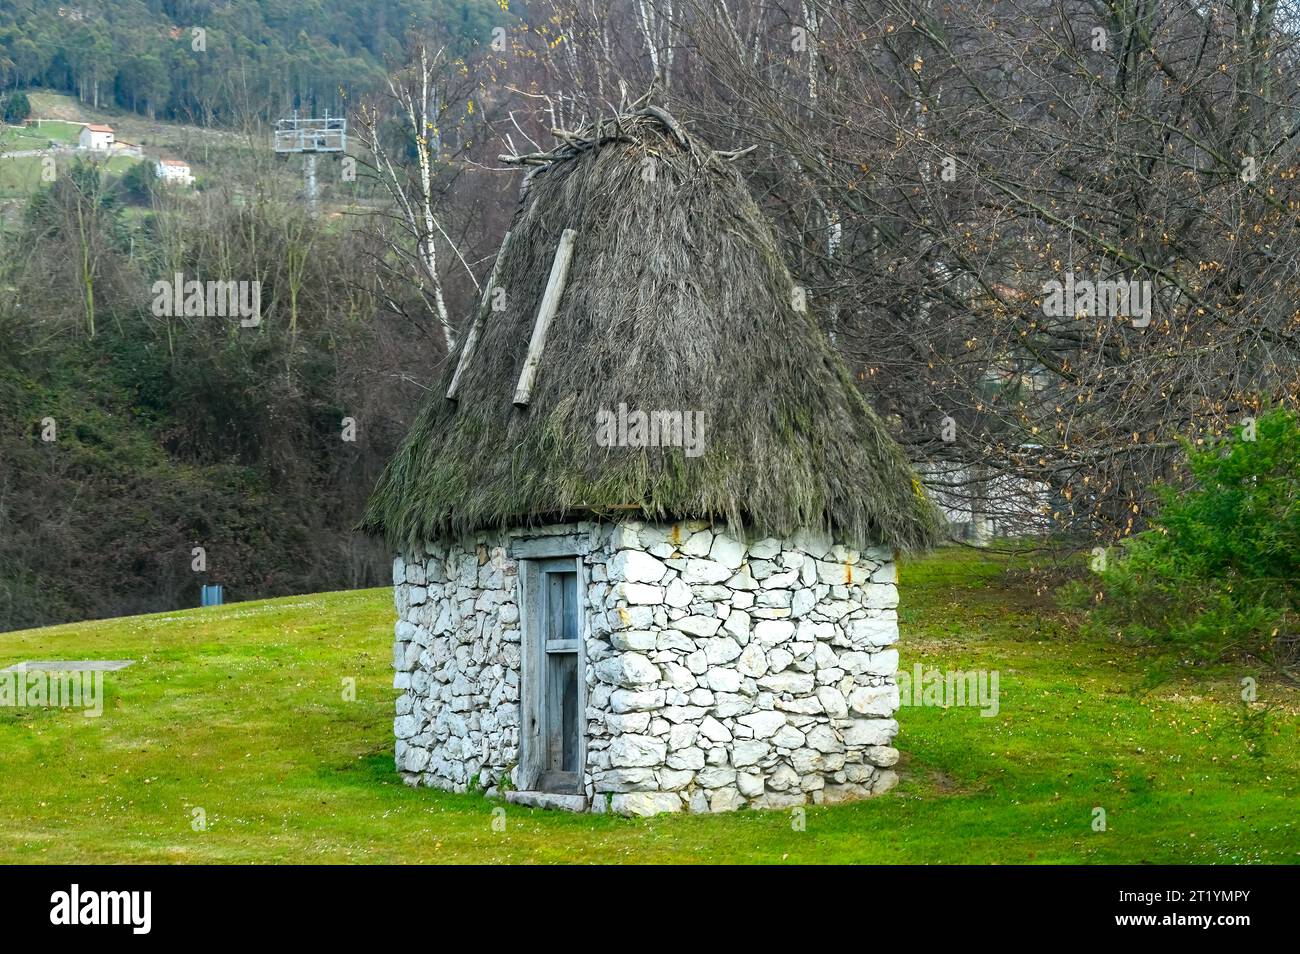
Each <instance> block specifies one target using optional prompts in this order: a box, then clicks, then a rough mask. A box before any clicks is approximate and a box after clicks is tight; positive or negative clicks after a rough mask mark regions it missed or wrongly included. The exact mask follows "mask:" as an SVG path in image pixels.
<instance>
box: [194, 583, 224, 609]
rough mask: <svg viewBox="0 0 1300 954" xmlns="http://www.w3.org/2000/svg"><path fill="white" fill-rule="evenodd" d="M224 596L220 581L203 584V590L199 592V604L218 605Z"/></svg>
mask: <svg viewBox="0 0 1300 954" xmlns="http://www.w3.org/2000/svg"><path fill="white" fill-rule="evenodd" d="M224 596H225V593H224V590H223V587H222V586H221V584H220V583H215V584H212V585H208V584H206V583H205V584H204V585H203V592H202V594H200V596H199V599H200V601H201V602H200V603H199V605H200V606H220V605H221V603H222V600H223V597H224Z"/></svg>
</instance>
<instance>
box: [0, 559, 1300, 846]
mask: <svg viewBox="0 0 1300 954" xmlns="http://www.w3.org/2000/svg"><path fill="white" fill-rule="evenodd" d="M902 582H903V588H902V591H903V597H904V600H905V607H904V613H903V615H904V626H903V633H904V635H903V643H902V645H901V646H900V649H901V650H902V657H903V665H904V666H905V667H910V666H911V665H912V664H914V663H916V662H922V663H925V664H927V665H939V666H944V667H954V668H963V669H993V668H996V669H998V670H1000V672H1001V713H1000V715H999V716H998V717H996V718H982V717H981V716H980V714H979V712H978V711H977V710H975V709H948V710H943V709H937V708H909V709H904V710H903V711H902V712H901V713H900V722H901V724H902V726H903V731H902V734H901V735H900V737H899V740H898V745H899V746H900V748H902V749H903V751H904V753H905V761H904V763H903V771H904V775H905V778H904V781H903V783H902V784H901V785H900V787H899V788H898V789H896V790H895V791H894V792H893V793H891V794H889V795H886V796H884V797H882V798H877V799H874V800H871V801H869V802H865V803H859V804H855V805H847V806H841V807H837V808H828V809H821V808H810V809H809V810H808V814H807V830H806V831H803V832H798V831H794V830H792V825H791V819H790V815H789V814H788V813H785V812H779V811H777V812H741V813H737V814H735V815H729V816H702V817H689V816H672V817H661V818H657V819H653V820H639V821H631V820H626V819H621V818H612V817H597V816H589V815H586V816H574V815H567V814H563V813H549V812H541V811H532V810H528V809H522V808H517V807H514V806H509V807H508V808H507V809H506V811H507V815H506V829H505V831H504V832H494V831H493V829H492V825H491V822H492V810H493V808H494V807H495V806H496V804H497V803H494V802H489V801H487V800H485V799H483V798H481V797H479V796H474V795H448V794H444V793H440V792H435V791H431V790H427V789H422V790H418V791H417V790H412V789H409V788H406V787H405V786H403V785H401V784H400V783H399V782H398V781H397V780H396V777H395V775H394V774H393V769H392V761H391V755H390V751H391V738H390V736H391V722H390V718H391V711H392V699H393V697H394V695H395V693H394V691H393V690H392V689H391V688H389V686H390V685H391V670H390V669H389V662H390V657H391V651H390V633H391V624H392V618H393V614H392V606H391V603H390V602H389V593H388V591H387V590H369V591H359V592H348V593H336V594H322V595H316V596H310V597H297V598H289V599H282V600H270V601H265V602H256V603H243V604H235V605H231V606H228V607H225V608H222V609H219V610H202V611H200V610H191V611H186V612H179V613H172V614H165V615H157V616H146V617H132V618H126V619H119V620H106V621H101V622H94V623H84V624H79V625H76V626H65V627H54V628H49V629H41V630H28V631H25V632H18V633H6V634H0V665H4V664H8V663H10V662H14V661H18V660H21V659H31V658H50V657H54V658H78V657H82V656H85V657H100V658H112V657H132V658H135V659H136V660H138V662H137V663H136V665H135V666H133V667H131V668H129V669H126V670H123V671H121V672H117V673H110V674H109V675H108V677H107V680H106V683H107V687H108V689H107V691H108V701H107V707H106V711H105V713H104V716H103V717H102V718H100V719H87V718H84V717H83V716H82V715H80V714H77V713H74V712H71V711H54V710H30V709H26V710H19V709H7V710H0V764H2V765H4V785H3V786H0V861H6V862H34V861H50V862H76V861H105V862H109V861H111V862H131V861H136V862H167V861H209V862H277V861H280V862H284V861H297V862H349V861H387V862H415V861H442V862H498V861H537V862H553V861H590V862H600V861H624V862H675V861H676V862H680V861H701V862H716V861H738V862H759V863H763V862H781V861H785V862H817V861H821V862H827V861H833V862H1069V861H1074V862H1086V861H1096V862H1102V861H1109V862H1175V863H1176V862H1293V863H1294V862H1296V861H1300V829H1298V828H1297V821H1296V813H1295V805H1296V799H1297V796H1298V795H1300V742H1298V741H1297V727H1298V726H1300V698H1298V696H1297V693H1296V692H1295V691H1294V690H1286V689H1283V688H1281V687H1279V686H1278V685H1276V684H1275V683H1271V682H1268V681H1266V680H1261V683H1260V700H1261V702H1264V701H1272V702H1275V703H1277V704H1278V705H1279V708H1278V709H1276V710H1275V711H1274V713H1273V715H1272V716H1271V717H1270V721H1269V729H1268V731H1267V733H1266V735H1265V740H1264V741H1265V745H1264V748H1265V750H1266V754H1265V755H1263V756H1261V757H1252V756H1251V755H1249V754H1248V753H1247V748H1246V744H1245V741H1244V739H1243V735H1242V732H1241V729H1240V726H1239V723H1238V721H1237V715H1238V708H1239V707H1238V706H1237V705H1234V701H1235V700H1236V698H1237V692H1238V689H1237V680H1238V679H1239V678H1240V677H1241V676H1242V675H1243V674H1245V673H1243V672H1241V671H1237V670H1235V669H1234V670H1233V671H1231V672H1229V671H1227V670H1225V671H1223V672H1221V673H1219V674H1217V675H1215V676H1212V677H1211V678H1210V679H1208V680H1206V681H1202V682H1199V683H1196V684H1186V685H1181V684H1171V685H1167V686H1166V687H1164V688H1163V689H1162V690H1161V691H1159V692H1158V693H1156V694H1155V695H1154V696H1150V697H1146V698H1139V697H1137V696H1135V695H1133V694H1131V693H1130V692H1129V690H1130V689H1131V688H1132V687H1133V686H1134V685H1136V684H1137V683H1138V682H1139V681H1140V680H1141V678H1142V660H1141V658H1140V657H1139V656H1137V655H1136V654H1134V653H1133V652H1132V651H1130V650H1127V649H1121V648H1117V647H1113V646H1108V645H1099V644H1096V643H1085V642H1080V641H1076V640H1072V639H1070V638H1069V637H1067V636H1065V635H1062V632H1061V630H1062V627H1061V625H1060V621H1059V620H1057V619H1056V618H1055V615H1054V614H1053V613H1052V611H1051V610H1050V609H1048V608H1047V607H1046V605H1045V604H1043V603H1042V601H1041V600H1038V599H1036V598H1034V597H1033V595H1032V592H1031V591H1029V590H1027V589H1026V588H1025V587H1024V586H1023V585H1021V584H1019V583H1018V582H1016V581H1014V580H1010V579H1009V578H1008V577H1007V576H1006V574H1005V573H1004V571H1003V570H1002V568H1001V567H1000V566H999V565H997V564H994V563H992V562H990V561H989V560H987V559H986V558H984V557H983V556H981V555H973V554H970V553H968V552H964V551H945V552H943V553H941V554H939V555H937V556H934V557H930V558H927V559H925V560H921V561H913V562H910V563H909V564H907V565H906V566H905V567H904V570H903V579H902ZM345 677H355V678H356V680H357V690H358V701H356V702H351V703H348V702H344V701H342V699H341V690H340V687H341V681H342V680H343V679H344V678H345ZM1096 805H1100V806H1103V807H1104V808H1105V809H1106V811H1107V813H1108V830H1107V831H1105V832H1101V833H1098V832H1093V831H1092V830H1091V821H1092V809H1093V807H1094V806H1096ZM194 807H201V808H203V809H204V810H205V811H206V813H207V820H208V828H207V830H206V831H202V832H196V831H193V830H192V828H191V809H192V808H194Z"/></svg>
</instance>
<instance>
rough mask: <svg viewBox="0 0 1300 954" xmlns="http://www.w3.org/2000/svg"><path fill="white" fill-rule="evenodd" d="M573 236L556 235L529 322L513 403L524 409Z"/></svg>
mask: <svg viewBox="0 0 1300 954" xmlns="http://www.w3.org/2000/svg"><path fill="white" fill-rule="evenodd" d="M577 237H578V233H577V232H576V231H574V230H573V229H565V230H564V232H563V233H562V234H561V235H560V245H559V248H557V249H556V250H555V260H554V261H553V262H551V274H550V277H549V278H547V280H546V291H545V293H544V294H543V295H542V304H541V307H540V308H538V309H537V320H536V321H535V322H534V323H533V337H532V340H530V341H529V342H528V355H527V356H526V357H525V358H524V367H523V370H521V371H520V372H519V384H518V386H517V387H516V388H515V397H514V403H515V404H517V405H519V406H520V407H527V406H528V401H529V400H530V399H531V397H532V393H533V379H534V378H535V377H536V376H537V366H538V365H539V364H540V363H541V360H542V349H543V348H545V347H546V332H547V331H548V330H549V329H550V327H551V319H552V318H554V317H555V312H556V311H557V310H559V307H560V296H561V295H562V294H564V283H565V280H566V279H567V278H568V275H569V261H570V260H571V259H572V258H573V242H574V239H576V238H577Z"/></svg>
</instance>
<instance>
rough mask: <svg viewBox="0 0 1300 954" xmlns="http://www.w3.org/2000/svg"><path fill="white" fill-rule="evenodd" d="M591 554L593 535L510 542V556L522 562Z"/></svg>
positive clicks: (578, 534) (527, 538)
mask: <svg viewBox="0 0 1300 954" xmlns="http://www.w3.org/2000/svg"><path fill="white" fill-rule="evenodd" d="M590 552H591V535H590V534H586V533H567V534H559V535H555V536H549V537H526V538H520V539H517V540H512V541H511V542H510V555H511V556H513V557H516V558H518V559H521V560H535V559H539V558H544V557H567V556H583V555H585V554H587V553H590Z"/></svg>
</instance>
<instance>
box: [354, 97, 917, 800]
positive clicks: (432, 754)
mask: <svg viewBox="0 0 1300 954" xmlns="http://www.w3.org/2000/svg"><path fill="white" fill-rule="evenodd" d="M562 139H563V141H562V143H561V145H560V146H558V147H557V148H556V149H554V150H553V151H551V152H548V153H539V154H533V155H529V156H524V157H518V158H517V161H518V162H520V163H521V164H522V165H524V166H526V167H527V170H528V174H527V175H526V176H525V179H524V185H523V189H522V195H521V201H520V206H519V209H518V211H517V213H516V215H515V217H514V220H513V223H512V225H511V227H510V230H509V231H508V232H507V233H506V236H505V238H504V240H503V242H502V245H501V249H500V252H499V253H498V256H497V260H496V264H495V266H494V267H493V270H492V274H491V277H490V279H489V281H488V283H487V285H486V286H485V287H484V291H483V296H482V300H481V302H480V304H479V307H478V311H477V313H476V314H475V315H474V316H473V319H472V320H471V321H470V322H469V324H468V326H467V328H466V329H465V332H464V334H463V337H462V341H461V343H460V345H459V347H458V349H457V351H456V352H455V353H454V354H453V355H452V356H451V358H450V360H449V361H448V362H447V367H446V369H445V371H444V372H443V374H442V376H441V380H439V381H437V382H436V384H435V387H434V389H433V390H434V393H433V395H432V399H431V400H430V401H429V402H428V404H427V405H426V406H425V407H424V408H423V409H422V410H421V411H420V412H419V413H418V415H417V416H416V418H415V420H414V422H413V424H412V427H411V429H410V432H409V434H408V435H407V437H406V439H405V442H404V443H403V445H402V447H401V448H400V449H399V451H398V452H397V454H396V455H395V456H394V458H393V459H392V460H391V461H390V462H389V464H388V466H387V468H386V470H385V471H384V473H383V475H382V476H381V478H380V480H379V483H378V485H377V487H376V489H375V492H374V494H373V496H372V499H371V501H370V503H369V505H368V508H367V511H366V515H365V518H364V521H363V527H364V528H365V529H367V530H369V531H371V532H374V533H383V534H384V535H386V537H387V539H388V540H389V541H390V542H391V544H392V545H393V547H394V549H395V550H396V551H397V553H398V554H399V555H398V557H397V559H396V560H395V562H394V568H393V582H394V585H395V595H396V605H397V614H398V622H397V632H396V641H395V643H394V651H393V662H394V667H395V669H396V670H397V675H396V679H395V682H394V685H395V686H396V688H397V689H399V690H401V695H400V696H399V697H398V700H397V716H396V719H395V721H394V731H395V735H396V737H397V742H396V765H397V770H398V772H399V773H400V774H401V776H402V778H403V779H404V780H405V781H407V782H408V783H410V784H413V785H414V784H425V785H431V786H434V787H437V788H442V789H450V790H455V791H466V790H471V789H484V790H486V791H487V793H488V794H490V795H502V794H503V795H504V797H506V798H507V799H509V800H510V801H513V802H519V803H523V804H532V805H549V806H555V807H564V808H571V809H576V810H591V811H598V812H601V811H611V810H612V811H615V812H619V813H622V814H630V815H648V814H654V813H657V812H666V811H694V812H706V811H712V812H717V811H729V810H732V809H737V808H741V807H745V806H750V807H755V808H768V807H787V806H792V805H802V804H805V803H816V804H823V803H824V804H830V803H833V802H839V801H843V800H846V799H851V798H858V797H862V796H866V795H870V794H874V793H879V792H882V791H884V790H886V789H888V788H889V787H890V786H891V785H893V784H894V782H895V780H896V776H895V774H894V772H893V771H892V770H891V766H893V765H894V764H895V761H896V760H897V758H898V752H897V750H896V749H895V748H893V744H892V743H893V739H894V735H895V733H896V732H897V730H898V725H897V723H896V722H895V721H894V718H893V716H894V712H895V709H896V708H897V706H898V690H897V687H896V685H895V681H894V674H895V672H896V670H897V668H898V653H897V651H896V650H895V649H894V648H893V644H894V642H895V640H896V639H897V636H898V615H897V610H896V607H897V605H898V590H897V585H896V584H897V577H896V572H895V565H894V557H895V553H896V552H897V551H898V550H906V549H911V548H916V547H920V546H924V545H926V544H927V543H929V542H930V541H931V540H933V539H934V537H935V535H936V531H937V527H938V519H937V515H936V513H935V511H934V509H933V508H932V506H931V505H930V503H929V501H928V500H927V498H926V497H925V495H924V493H923V492H922V490H921V489H920V485H919V483H918V482H917V480H916V478H915V476H914V475H913V473H912V471H911V469H910V468H909V466H908V463H907V461H906V460H905V458H904V456H903V454H902V452H901V451H900V449H899V448H898V446H897V445H896V444H895V443H894V442H893V441H892V440H891V439H890V437H889V435H888V434H887V432H886V430H885V428H884V426H883V425H882V424H881V422H880V420H879V419H878V418H877V416H876V415H875V413H874V412H873V411H872V410H871V408H870V407H869V406H868V404H867V402H866V401H865V400H864V398H863V396H862V394H861V393H860V392H859V390H858V387H857V385H856V383H855V382H854V380H853V378H852V376H851V374H850V372H849V371H848V369H847V367H846V366H845V365H844V364H843V363H842V362H841V360H840V359H839V357H837V355H836V353H835V352H834V350H833V349H832V347H831V345H830V343H829V341H828V338H827V335H826V333H825V332H824V330H823V329H822V327H821V326H820V324H819V321H818V319H817V317H816V315H815V313H814V311H813V310H812V309H810V308H809V307H807V306H806V305H805V303H804V299H803V296H802V294H801V290H800V289H798V288H796V286H795V285H794V283H793V281H792V279H791V276H790V273H789V272H788V271H787V269H786V267H785V265H784V264H783V262H782V259H781V255H780V253H779V251H778V248H777V244H776V241H775V239H774V237H773V234H772V232H771V230H770V228H769V226H768V225H767V224H766V222H765V221H764V218H763V215H762V213H761V212H760V210H759V208H758V206H757V205H756V204H755V202H754V200H753V198H752V197H751V195H750V193H749V191H748V189H747V187H746V185H745V183H744V180H743V179H742V178H741V176H740V175H739V174H738V172H737V171H736V169H735V165H734V161H733V160H736V159H737V158H739V157H738V156H737V154H730V153H720V152H716V151H713V150H711V149H710V148H709V147H708V146H706V145H704V144H703V143H702V142H700V141H699V140H698V139H697V138H696V137H695V136H694V135H692V134H690V133H688V132H687V131H686V130H685V128H684V127H683V126H682V125H681V124H680V123H679V122H678V121H677V120H675V119H674V118H673V117H671V116H670V115H668V114H667V113H666V112H664V111H663V110H662V109H659V108H657V107H653V106H642V107H640V108H634V109H631V110H629V111H627V112H625V113H624V114H623V115H621V116H619V117H617V119H606V120H604V121H602V122H601V123H599V124H596V125H594V126H592V127H589V128H586V129H582V130H578V131H574V132H572V133H566V134H564V135H563V137H562Z"/></svg>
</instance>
